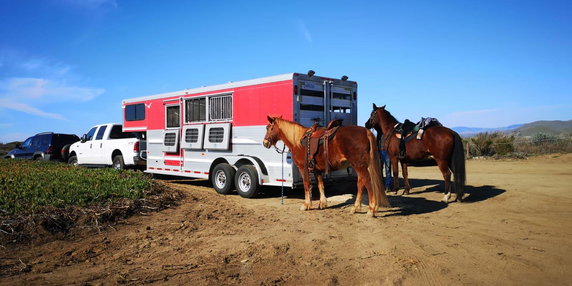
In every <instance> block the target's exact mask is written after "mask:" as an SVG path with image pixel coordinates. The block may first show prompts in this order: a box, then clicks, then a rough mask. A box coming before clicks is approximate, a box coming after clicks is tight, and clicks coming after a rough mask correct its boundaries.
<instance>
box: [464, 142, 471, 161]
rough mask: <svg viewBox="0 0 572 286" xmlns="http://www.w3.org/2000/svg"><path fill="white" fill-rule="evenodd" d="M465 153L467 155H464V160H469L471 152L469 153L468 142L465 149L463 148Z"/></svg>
mask: <svg viewBox="0 0 572 286" xmlns="http://www.w3.org/2000/svg"><path fill="white" fill-rule="evenodd" d="M465 151H466V152H467V155H465V158H469V155H470V154H471V152H469V142H467V148H465Z"/></svg>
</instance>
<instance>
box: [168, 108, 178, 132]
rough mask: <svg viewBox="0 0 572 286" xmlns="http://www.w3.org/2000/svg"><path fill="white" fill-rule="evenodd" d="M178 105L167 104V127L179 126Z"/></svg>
mask: <svg viewBox="0 0 572 286" xmlns="http://www.w3.org/2000/svg"><path fill="white" fill-rule="evenodd" d="M179 110H180V107H179V106H178V105H172V106H167V128H173V127H179V114H180V112H179Z"/></svg>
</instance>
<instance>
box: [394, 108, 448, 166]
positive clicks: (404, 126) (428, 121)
mask: <svg viewBox="0 0 572 286" xmlns="http://www.w3.org/2000/svg"><path fill="white" fill-rule="evenodd" d="M433 126H443V125H442V124H441V122H439V120H437V118H432V117H425V118H424V117H421V120H420V121H419V122H417V123H413V122H411V121H409V119H405V121H404V122H403V123H398V124H396V125H395V136H396V137H397V138H399V140H400V141H399V155H398V157H399V159H404V158H405V143H407V142H409V141H411V140H412V139H413V138H417V140H421V138H422V137H423V132H425V129H427V128H429V127H433Z"/></svg>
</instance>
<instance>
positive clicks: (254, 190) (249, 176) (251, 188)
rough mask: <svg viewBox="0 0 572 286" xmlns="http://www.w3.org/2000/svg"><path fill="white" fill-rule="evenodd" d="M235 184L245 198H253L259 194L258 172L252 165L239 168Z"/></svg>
mask: <svg viewBox="0 0 572 286" xmlns="http://www.w3.org/2000/svg"><path fill="white" fill-rule="evenodd" d="M234 180H235V181H234V184H235V186H236V190H237V191H238V194H239V195H240V196H241V197H243V198H252V197H255V196H256V195H257V194H258V191H259V189H260V185H259V184H258V172H257V171H256V168H255V167H254V166H252V165H244V166H242V167H240V168H238V171H236V175H235V177H234Z"/></svg>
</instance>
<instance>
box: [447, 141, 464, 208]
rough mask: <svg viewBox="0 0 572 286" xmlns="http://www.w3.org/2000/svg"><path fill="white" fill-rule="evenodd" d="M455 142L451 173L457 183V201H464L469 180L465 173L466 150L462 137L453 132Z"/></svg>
mask: <svg viewBox="0 0 572 286" xmlns="http://www.w3.org/2000/svg"><path fill="white" fill-rule="evenodd" d="M453 136H454V137H455V142H454V144H453V155H452V156H451V162H450V165H451V171H453V176H454V181H455V192H456V193H457V200H458V201H461V200H462V199H463V194H464V191H463V188H464V187H465V183H466V180H467V176H466V173H465V150H464V149H463V140H462V139H461V136H459V134H458V133H457V132H455V131H453Z"/></svg>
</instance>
